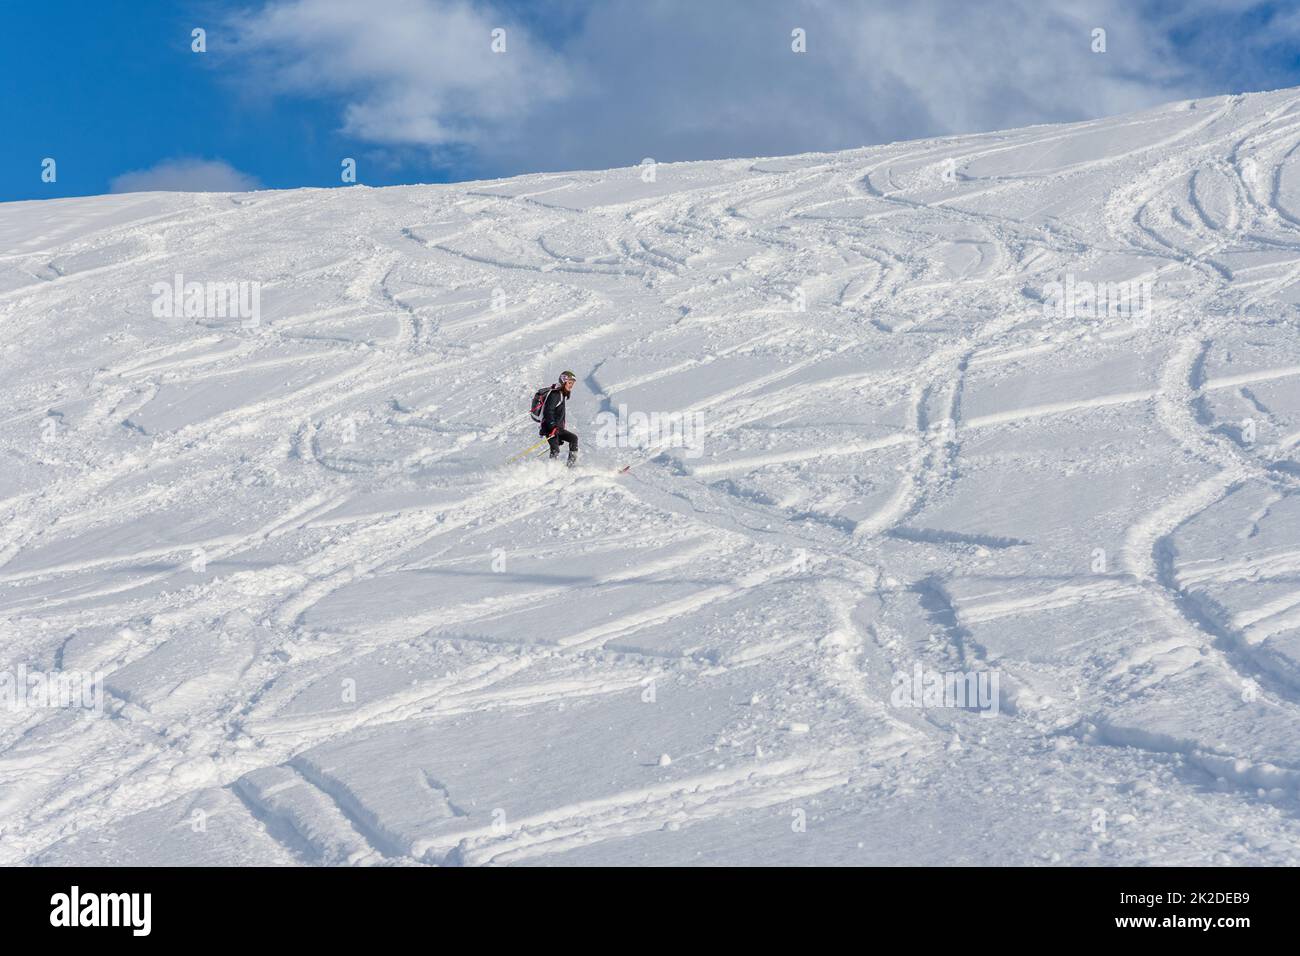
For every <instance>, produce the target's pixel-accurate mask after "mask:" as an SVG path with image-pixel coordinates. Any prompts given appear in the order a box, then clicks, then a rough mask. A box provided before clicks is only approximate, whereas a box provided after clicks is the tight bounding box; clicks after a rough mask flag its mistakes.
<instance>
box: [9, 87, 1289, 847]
mask: <svg viewBox="0 0 1300 956" xmlns="http://www.w3.org/2000/svg"><path fill="white" fill-rule="evenodd" d="M1297 147H1300V91H1282V92H1277V93H1268V94H1258V95H1249V96H1232V97H1225V98H1218V99H1210V100H1202V101H1196V102H1188V103H1177V104H1173V105H1171V106H1168V107H1165V108H1162V109H1159V110H1154V111H1151V112H1147V113H1142V114H1138V115H1132V116H1125V117H1119V118H1114V119H1106V120H1099V121H1095V122H1086V123H1079V124H1074V125H1069V126H1042V127H1034V128H1030V129H1025V130H1018V131H1012V132H1002V133H992V134H986V135H979V136H963V137H954V138H946V139H937V140H929V141H923V142H912V143H897V144H892V145H889V146H883V147H873V148H870V149H862V150H854V151H849V152H844V153H835V154H826V155H805V156H796V157H787V158H780V159H762V160H754V161H749V160H745V161H726V162H707V163H683V164H672V165H662V166H659V167H657V168H656V169H655V170H654V175H653V177H650V176H648V175H644V173H645V171H644V170H643V169H642V168H640V167H634V168H629V169H619V170H611V171H607V172H584V173H567V174H562V175H536V176H525V177H520V178H517V179H511V180H505V181H500V182H482V183H468V184H459V185H452V186H421V187H402V188H388V189H369V188H365V187H360V186H358V187H355V188H348V189H335V190H295V191H287V192H262V193H250V194H241V195H235V194H231V195H223V194H202V195H196V194H189V195H186V194H162V193H152V194H132V195H115V196H104V197H95V198H87V199H71V200H55V201H48V202H39V203H15V204H8V205H5V206H3V207H0V250H2V252H0V355H2V356H3V366H2V368H3V372H2V373H0V374H2V378H0V421H2V422H3V423H4V428H3V429H2V430H0V458H2V460H3V467H2V468H0V511H2V512H3V527H2V529H0V615H2V618H0V634H2V635H3V637H2V641H0V668H3V669H5V670H7V671H10V672H14V671H16V669H17V668H19V666H20V665H25V666H26V667H27V668H29V669H33V670H41V671H46V672H49V671H58V670H62V671H64V672H69V671H88V672H95V671H99V672H102V674H103V687H104V693H105V702H104V714H103V715H102V716H98V717H97V716H93V715H87V714H85V713H82V712H80V711H77V710H75V709H70V708H62V709H40V708H31V707H28V708H24V709H15V710H0V862H3V863H37V864H53V863H176V862H184V863H196V864H198V863H261V864H277V863H284V864H291V863H388V864H394V863H396V864H412V863H425V864H429V863H432V864H445V863H451V864H485V863H497V864H506V863H522V864H586V863H619V864H635V863H696V862H702V863H754V862H757V863H823V864H866V863H889V864H952V863H992V864H1036V863H1060V864H1072V865H1077V864H1121V863H1123V864H1128V863H1139V864H1150V863H1160V864H1174V863H1184V864H1190V863H1207V862H1208V863H1229V864H1280V863H1287V864H1292V865H1294V864H1296V863H1300V825H1298V821H1297V811H1298V810H1300V794H1298V793H1297V786H1298V784H1300V494H1297V492H1300V335H1298V334H1297V333H1298V332H1300V322H1298V321H1297V317H1298V313H1297V303H1300V159H1297V157H1296V155H1295V154H1296V151H1297ZM647 179H650V180H651V181H647ZM178 273H179V274H182V275H183V276H184V277H185V279H186V280H197V281H214V282H215V281H232V282H233V281H257V282H260V283H261V315H260V323H259V324H258V325H257V326H256V327H252V328H247V327H243V325H242V324H241V323H240V321H239V320H238V319H227V318H221V317H216V316H207V317H199V318H191V319H167V318H155V317H154V315H153V313H152V304H153V302H154V301H155V296H156V293H155V291H154V290H153V287H154V284H155V283H159V282H162V283H170V282H171V281H172V279H173V276H175V275H176V274H178ZM1067 276H1069V277H1072V279H1074V280H1077V281H1102V282H1120V281H1132V282H1139V283H1140V282H1149V283H1151V284H1152V286H1153V288H1154V306H1153V308H1152V310H1151V312H1150V314H1149V315H1148V316H1146V317H1145V318H1144V319H1141V320H1139V319H1138V318H1135V317H1134V316H1132V315H1103V316H1101V317H1088V316H1086V315H1082V316H1081V315H1079V314H1078V313H1077V311H1076V314H1074V315H1059V314H1052V313H1051V312H1050V310H1047V309H1045V307H1044V296H1045V292H1044V290H1045V289H1046V288H1047V287H1048V285H1049V284H1050V283H1052V282H1054V281H1064V277H1067ZM801 305H803V306H804V309H803V310H802V311H801V310H800V306H801ZM562 368H572V369H574V370H575V371H576V372H577V374H578V378H579V385H578V387H577V388H576V390H575V395H574V401H573V402H572V404H571V413H570V414H571V424H573V425H576V428H577V430H578V431H579V433H580V434H581V435H582V438H583V442H584V446H585V447H584V449H583V452H584V460H583V465H582V467H580V468H578V469H576V470H574V471H572V472H569V471H565V470H564V469H558V470H557V469H553V468H551V467H550V466H548V465H547V464H546V463H545V462H542V461H540V460H534V461H523V462H520V463H516V464H510V465H506V464H504V462H505V460H506V458H507V457H509V456H510V455H511V454H513V453H514V452H515V451H517V450H520V449H522V448H523V447H525V446H526V445H527V444H529V443H530V442H531V441H533V440H535V428H534V427H533V426H531V423H530V422H529V421H528V419H527V416H526V414H525V413H524V412H525V409H526V404H527V400H528V397H529V396H530V395H531V394H532V391H533V389H535V388H536V387H538V386H539V385H542V384H544V383H546V382H548V381H553V380H554V378H555V376H556V374H557V373H558V372H559V371H560V370H561V369H562ZM619 406H626V408H627V409H628V410H631V411H641V412H682V413H689V414H691V415H695V416H698V417H697V418H696V419H694V420H697V421H699V422H700V423H701V426H702V434H701V436H700V439H699V443H698V448H697V449H687V448H682V447H666V446H665V447H660V448H651V449H649V450H648V451H645V452H638V451H635V450H631V449H627V448H618V447H602V446H601V445H599V444H598V443H597V442H596V441H595V440H594V439H595V436H596V428H595V425H594V421H593V420H594V418H595V416H596V415H598V414H599V413H601V412H608V411H616V410H617V409H618V408H619ZM697 452H698V453H697ZM628 461H635V462H637V464H636V466H635V467H634V468H633V469H632V470H631V471H630V472H629V473H627V474H623V475H620V474H617V473H616V469H617V466H619V465H622V464H624V463H625V462H628ZM918 665H919V666H920V667H921V668H922V669H923V670H924V671H925V672H927V673H929V672H936V673H952V672H957V673H964V674H969V673H972V672H975V673H982V674H985V675H987V674H990V673H993V672H996V673H997V674H998V675H999V677H1000V689H999V699H998V707H997V711H996V714H994V715H990V714H988V713H980V712H979V711H978V709H977V708H976V709H972V708H965V709H963V708H954V707H933V706H930V707H924V708H908V707H900V706H896V703H897V701H895V700H893V699H892V694H893V691H894V689H895V684H894V680H895V675H898V674H900V673H901V674H905V675H906V674H911V673H912V672H913V671H914V670H915V668H916V667H917V666H918ZM665 756H666V757H667V758H668V759H666V760H665V759H663V758H664V757H665Z"/></svg>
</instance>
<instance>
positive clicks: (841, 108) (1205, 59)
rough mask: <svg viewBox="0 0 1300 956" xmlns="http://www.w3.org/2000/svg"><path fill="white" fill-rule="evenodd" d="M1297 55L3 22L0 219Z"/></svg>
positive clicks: (828, 125) (647, 15) (279, 7)
mask: <svg viewBox="0 0 1300 956" xmlns="http://www.w3.org/2000/svg"><path fill="white" fill-rule="evenodd" d="M195 27H202V28H204V29H205V30H206V31H207V47H208V49H207V52H205V53H195V52H193V51H192V50H191V31H192V30H193V29H194V28H195ZM796 27H798V28H801V29H803V30H805V31H806V37H807V52H806V53H801V54H796V53H795V52H793V51H792V49H791V30H792V29H794V28H796ZM1097 27H1100V28H1102V29H1105V30H1106V47H1107V48H1106V51H1105V52H1104V53H1095V52H1093V51H1092V49H1091V46H1092V39H1091V37H1092V30H1093V29H1094V28H1097ZM496 28H502V29H504V30H505V31H506V32H505V38H506V49H505V52H504V53H494V52H493V51H492V50H491V47H490V45H491V31H492V30H493V29H496ZM1298 41H1300V9H1297V7H1296V5H1294V4H1292V5H1287V4H1278V3H1254V2H1249V0H1190V2H1187V3H1174V2H1132V0H1113V2H1112V0H1073V2H1069V3H1065V2H1060V3H1057V2H1048V0H1001V2H998V3H992V4H972V3H969V2H965V0H961V2H957V0H912V2H908V3H899V2H872V0H841V2H828V0H712V2H708V3H704V2H695V0H605V2H578V0H533V2H501V3H495V4H486V3H476V2H460V0H251V2H247V3H240V4H233V3H216V2H211V0H171V2H163V0H132V2H129V3H125V2H123V3H116V2H112V3H110V2H104V0H93V2H92V0H67V2H59V0H51V2H47V3H43V4H17V3H13V4H9V5H7V7H6V9H5V12H4V14H3V30H0V78H2V80H0V83H2V85H0V131H3V147H2V148H0V200H4V201H7V200H19V199H37V198H52V197H58V196H79V195H91V194H99V193H106V192H111V191H125V190H131V189H138V188H159V187H166V188H181V189H191V188H200V189H201V188H225V189H231V188H256V187H265V188H288V187H295V186H337V185H341V181H340V163H341V161H342V159H343V158H344V157H352V158H354V159H355V160H356V161H357V172H358V179H359V181H361V182H364V183H368V184H371V185H377V186H378V185H390V184H395V183H411V182H447V181H452V180H463V179H478V178H490V177H495V176H504V175H513V174H516V173H522V172H529V171H537V170H554V169H566V168H587V169H592V168H607V167H613V166H630V165H634V164H636V163H638V162H640V160H641V159H642V158H644V157H647V156H649V157H653V158H655V159H657V160H659V161H661V162H670V161H674V160H682V159H717V158H723V157H728V156H755V155H776V154H783V153H797V152H807V151H812V150H828V149H841V148H848V147H852V146H860V145H868V144H872V143H881V142H890V141H894V140H900V139H913V138H921V137H928V136H937V135H944V134H948V133H958V132H974V131H980V130H988V129H997V128H1005V127H1012V126H1019V125H1027V124H1030V123H1042V122H1058V121H1068V120H1077V119H1084V118H1088V117H1092V116H1101V115H1107V114H1112V113H1117V112H1124V111H1128V110H1134V109H1141V108H1144V107H1147V106H1153V105H1157V104H1159V103H1162V102H1166V101H1169V100H1174V99H1183V98H1187V97H1193V96H1208V95H1213V94H1217V93H1225V92H1242V91H1252V90H1261V89H1276V88H1279V87H1286V86H1295V85H1300V57H1298V56H1297V50H1300V46H1298ZM46 157H51V158H53V159H54V160H55V161H56V163H57V179H56V181H54V182H50V183H47V182H42V180H41V163H42V160H43V159H44V158H46Z"/></svg>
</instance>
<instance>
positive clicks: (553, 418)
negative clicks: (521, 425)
mask: <svg viewBox="0 0 1300 956" xmlns="http://www.w3.org/2000/svg"><path fill="white" fill-rule="evenodd" d="M577 380H578V377H577V376H576V375H574V374H573V373H572V372H568V371H565V372H561V373H560V380H559V381H558V382H557V383H556V384H555V385H553V386H551V392H550V394H549V395H547V396H546V401H545V402H544V403H543V404H542V427H541V430H540V431H538V434H539V435H541V436H542V437H544V438H545V439H547V441H548V442H549V443H550V445H551V457H552V458H557V457H559V454H560V443H561V442H568V443H569V459H568V461H567V462H566V464H568V466H569V467H570V468H572V467H573V466H574V465H576V464H577V463H578V436H577V435H575V434H574V433H573V432H571V431H568V430H567V429H566V428H565V427H564V410H565V406H567V405H568V403H569V394H570V393H571V392H572V391H573V385H574V383H575V382H576V381H577Z"/></svg>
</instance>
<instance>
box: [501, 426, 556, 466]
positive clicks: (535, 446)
mask: <svg viewBox="0 0 1300 956" xmlns="http://www.w3.org/2000/svg"><path fill="white" fill-rule="evenodd" d="M554 434H555V431H554V430H552V431H551V434H550V435H547V436H546V437H545V438H543V439H542V440H541V441H539V442H537V443H536V444H535V445H529V446H528V447H527V448H525V449H524V450H523V451H521V452H520V453H519V454H517V455H511V456H510V457H509V458H507V459H506V464H507V465H508V464H510V463H511V462H512V461H514V460H515V459H516V458H523V457H524V455H527V454H528V453H529V452H530V451H532V450H533V449H534V448H541V447H542V446H543V445H545V444H546V443H547V442H548V441H550V440H551V435H554Z"/></svg>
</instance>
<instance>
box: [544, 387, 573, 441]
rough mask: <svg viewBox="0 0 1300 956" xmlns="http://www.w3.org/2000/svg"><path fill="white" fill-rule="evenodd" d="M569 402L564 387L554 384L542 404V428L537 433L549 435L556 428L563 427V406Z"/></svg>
mask: <svg viewBox="0 0 1300 956" xmlns="http://www.w3.org/2000/svg"><path fill="white" fill-rule="evenodd" d="M568 403H569V396H567V395H565V394H564V389H562V388H560V386H558V385H556V386H555V387H554V388H552V389H551V394H549V395H547V396H546V401H545V402H544V403H543V404H542V428H541V431H539V432H538V433H537V434H539V435H549V434H550V433H551V432H552V430H554V429H556V428H564V408H565V406H566V405H568Z"/></svg>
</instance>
